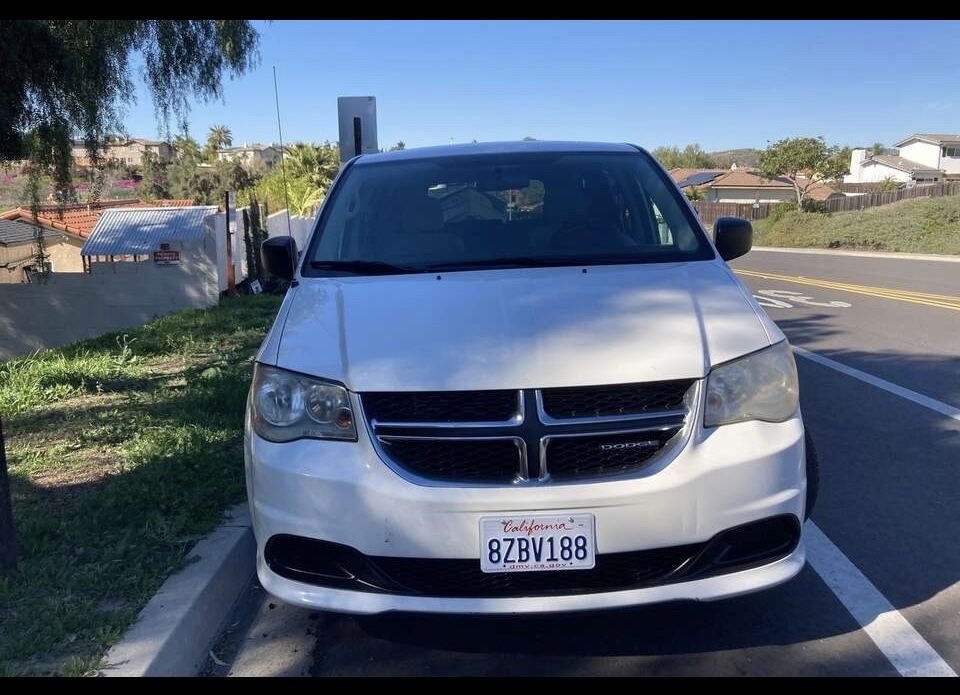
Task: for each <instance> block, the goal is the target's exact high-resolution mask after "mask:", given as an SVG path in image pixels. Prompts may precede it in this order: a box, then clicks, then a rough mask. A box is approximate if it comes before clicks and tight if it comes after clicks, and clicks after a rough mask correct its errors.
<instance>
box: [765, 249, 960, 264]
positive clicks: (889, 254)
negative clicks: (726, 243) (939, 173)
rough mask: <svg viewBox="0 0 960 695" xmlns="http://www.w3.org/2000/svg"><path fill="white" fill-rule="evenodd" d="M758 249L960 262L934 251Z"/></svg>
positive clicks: (955, 257) (956, 258)
mask: <svg viewBox="0 0 960 695" xmlns="http://www.w3.org/2000/svg"><path fill="white" fill-rule="evenodd" d="M753 249H754V250H756V251H772V252H773V253H809V254H811V255H819V256H855V257H858V258H902V259H904V260H908V261H942V262H946V263H960V256H944V255H938V254H933V253H898V252H894V251H844V250H843V249H817V248H803V249H794V248H788V247H786V246H754V247H753Z"/></svg>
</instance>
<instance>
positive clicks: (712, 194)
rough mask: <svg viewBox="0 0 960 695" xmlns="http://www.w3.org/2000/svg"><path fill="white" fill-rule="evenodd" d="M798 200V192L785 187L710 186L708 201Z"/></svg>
mask: <svg viewBox="0 0 960 695" xmlns="http://www.w3.org/2000/svg"><path fill="white" fill-rule="evenodd" d="M783 200H792V201H794V202H796V200H797V194H796V193H795V192H794V191H793V190H787V189H783V188H773V189H770V188H710V189H709V191H708V192H707V201H709V202H711V203H754V202H757V203H779V202H780V201H783Z"/></svg>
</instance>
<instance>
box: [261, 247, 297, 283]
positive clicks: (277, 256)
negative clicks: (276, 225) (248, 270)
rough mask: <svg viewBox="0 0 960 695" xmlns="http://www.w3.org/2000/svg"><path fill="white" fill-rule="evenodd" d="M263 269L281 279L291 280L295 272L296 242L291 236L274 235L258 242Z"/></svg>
mask: <svg viewBox="0 0 960 695" xmlns="http://www.w3.org/2000/svg"><path fill="white" fill-rule="evenodd" d="M260 260H262V261H263V267H264V269H265V270H266V271H267V272H268V273H271V274H273V275H276V276H277V277H278V278H280V279H282V280H293V276H294V274H295V273H296V272H297V242H296V240H294V238H293V237H292V236H275V237H272V238H270V239H267V240H266V241H264V242H263V243H262V244H260Z"/></svg>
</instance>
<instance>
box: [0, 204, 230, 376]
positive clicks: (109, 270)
mask: <svg viewBox="0 0 960 695" xmlns="http://www.w3.org/2000/svg"><path fill="white" fill-rule="evenodd" d="M221 217H222V215H221ZM181 248H182V250H181V254H180V258H181V262H180V264H179V265H167V266H160V265H155V264H154V263H153V261H152V260H151V261H145V262H141V263H131V262H119V261H118V262H116V263H109V262H105V263H92V264H91V270H90V273H57V272H54V273H51V274H50V276H49V279H48V280H47V282H46V283H43V284H39V283H37V284H17V285H0V359H9V358H11V357H17V356H20V355H26V354H29V353H31V352H33V351H35V350H39V349H42V348H48V347H60V346H63V345H67V344H69V343H73V342H75V341H77V340H81V339H83V338H92V337H94V336H98V335H101V334H103V333H106V332H108V331H115V330H121V329H124V328H133V327H135V326H140V325H142V324H144V323H146V322H147V321H149V320H150V319H152V318H153V317H154V316H159V315H162V314H168V313H170V312H173V311H179V310H181V309H189V308H197V309H199V308H203V307H208V306H212V305H214V304H216V303H217V301H218V300H219V297H220V291H219V288H218V283H217V269H216V260H215V259H216V249H215V242H214V241H213V239H212V238H209V237H208V239H207V240H206V241H204V242H183V246H182V247H181Z"/></svg>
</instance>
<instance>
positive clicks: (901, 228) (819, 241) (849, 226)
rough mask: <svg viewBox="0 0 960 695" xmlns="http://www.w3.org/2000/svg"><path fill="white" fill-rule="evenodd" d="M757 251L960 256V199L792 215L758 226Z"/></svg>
mask: <svg viewBox="0 0 960 695" xmlns="http://www.w3.org/2000/svg"><path fill="white" fill-rule="evenodd" d="M754 229H755V230H756V235H755V236H754V244H756V245H757V246H786V247H792V248H802V247H809V246H813V247H820V248H831V249H863V250H870V251H900V252H904V253H937V254H960V196H945V197H942V198H920V199H916V200H904V201H901V202H899V203H893V204H892V205H883V206H879V207H875V208H868V209H866V210H864V211H862V212H835V213H833V214H830V215H820V214H814V213H798V212H790V213H787V214H786V215H784V216H783V217H782V218H781V219H779V220H777V221H773V220H772V219H770V218H767V219H764V220H758V221H757V222H754Z"/></svg>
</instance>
